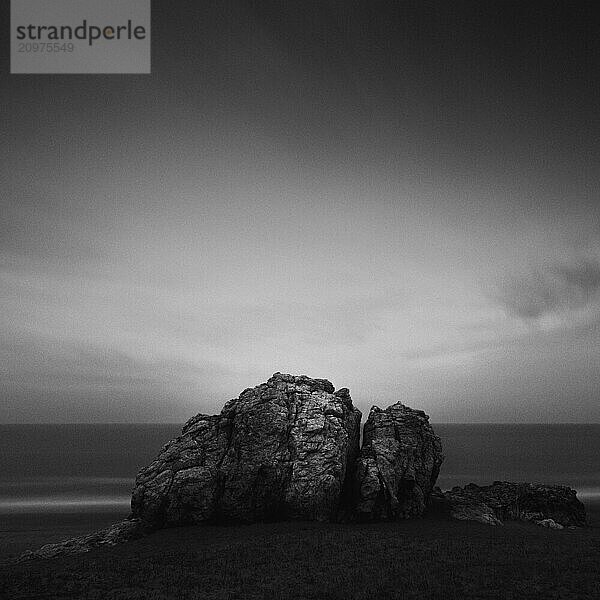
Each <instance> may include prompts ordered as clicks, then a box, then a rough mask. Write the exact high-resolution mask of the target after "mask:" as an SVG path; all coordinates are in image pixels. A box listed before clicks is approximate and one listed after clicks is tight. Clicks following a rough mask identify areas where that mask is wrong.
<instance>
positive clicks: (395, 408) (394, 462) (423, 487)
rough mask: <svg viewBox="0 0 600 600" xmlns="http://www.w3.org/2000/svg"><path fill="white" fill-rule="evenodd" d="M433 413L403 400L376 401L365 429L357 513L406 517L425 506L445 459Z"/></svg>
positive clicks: (382, 517)
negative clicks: (380, 404) (380, 403)
mask: <svg viewBox="0 0 600 600" xmlns="http://www.w3.org/2000/svg"><path fill="white" fill-rule="evenodd" d="M443 458H444V457H443V455H442V446H441V442H440V438H438V437H437V436H436V435H435V434H434V432H433V429H432V428H431V425H430V424H429V417H428V416H427V415H426V414H425V413H424V412H423V411H420V410H413V409H412V408H409V407H408V406H404V404H402V403H400V402H397V403H396V404H393V405H392V406H390V407H388V408H386V409H385V410H381V409H380V408H378V407H376V406H374V407H373V408H372V409H371V412H370V413H369V418H368V419H367V422H366V423H365V426H364V430H363V446H362V449H361V452H360V456H359V458H358V460H357V465H356V474H355V477H356V480H355V494H356V508H355V509H356V516H357V518H358V519H361V520H386V519H406V518H410V517H418V516H421V515H422V514H423V512H424V511H425V508H426V505H427V502H428V498H429V495H430V493H431V491H432V489H433V486H434V485H435V481H436V479H437V476H438V473H439V470H440V466H441V464H442V461H443Z"/></svg>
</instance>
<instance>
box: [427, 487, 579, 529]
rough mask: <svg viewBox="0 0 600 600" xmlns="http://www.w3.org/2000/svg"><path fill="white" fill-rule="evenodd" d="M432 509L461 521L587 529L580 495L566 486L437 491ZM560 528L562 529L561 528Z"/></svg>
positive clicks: (471, 488)
mask: <svg viewBox="0 0 600 600" xmlns="http://www.w3.org/2000/svg"><path fill="white" fill-rule="evenodd" d="M430 504H431V506H432V507H433V508H434V509H436V510H438V511H439V510H441V511H443V512H446V513H447V514H449V515H450V516H451V517H452V518H454V519H459V520H461V521H479V522H480V523H485V524H486V525H502V524H503V522H504V521H507V520H509V521H531V522H533V523H537V524H538V525H542V526H544V527H551V528H552V529H562V528H563V527H568V526H576V527H580V526H583V525H585V522H586V517H585V507H584V506H583V504H582V503H581V502H580V501H579V500H578V499H577V492H576V491H575V490H573V489H571V488H570V487H567V486H564V485H542V484H536V483H511V482H508V481H494V483H493V484H492V485H488V486H479V485H476V484H474V483H470V484H468V485H466V486H465V487H462V488H461V487H458V486H457V487H454V488H452V489H451V490H449V491H447V492H442V491H441V490H440V489H439V488H436V489H435V491H434V493H433V494H432V496H431V501H430ZM557 525H558V527H557Z"/></svg>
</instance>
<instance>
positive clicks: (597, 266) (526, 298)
mask: <svg viewBox="0 0 600 600" xmlns="http://www.w3.org/2000/svg"><path fill="white" fill-rule="evenodd" d="M599 291H600V261H598V260H595V259H587V258H586V259H581V260H578V261H575V262H570V263H558V264H550V265H544V266H542V267H536V268H532V269H531V270H530V271H529V272H528V273H527V274H525V275H523V276H519V277H511V278H509V279H508V280H506V281H505V282H504V283H503V284H502V285H501V289H500V292H499V293H498V295H497V299H498V300H499V301H500V303H501V304H502V305H503V306H504V307H505V308H506V310H507V311H508V312H509V313H510V314H512V315H514V316H516V317H519V318H522V319H537V318H539V317H542V316H544V315H547V314H551V313H554V312H558V311H569V310H577V309H580V308H582V307H585V306H586V305H588V304H590V303H595V302H597V301H598V293H599Z"/></svg>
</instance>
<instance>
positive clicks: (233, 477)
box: [131, 373, 361, 527]
mask: <svg viewBox="0 0 600 600" xmlns="http://www.w3.org/2000/svg"><path fill="white" fill-rule="evenodd" d="M360 419H361V413H360V411H359V410H358V409H356V408H355V407H354V406H353V405H352V400H351V398H350V394H349V392H348V390H347V389H345V388H344V389H340V390H338V391H337V392H334V387H333V385H332V384H331V383H330V382H329V381H327V380H325V379H311V378H309V377H306V376H293V375H282V374H281V373H275V374H274V375H273V377H271V378H270V379H269V380H268V381H267V382H266V383H263V384H261V385H259V386H257V387H255V388H248V389H246V390H244V391H243V392H242V393H241V394H240V396H239V398H237V399H234V400H230V401H229V402H228V403H227V404H226V405H225V406H224V407H223V410H222V411H221V413H220V414H219V415H215V416H207V415H202V414H200V415H197V416H195V417H193V418H192V419H190V420H189V421H188V422H187V423H186V425H185V426H184V428H183V431H182V434H181V436H179V437H178V438H176V439H174V440H172V441H170V442H169V443H168V444H166V445H165V446H164V447H163V448H162V451H161V452H160V454H159V456H158V457H157V458H156V460H154V462H152V463H151V464H150V465H149V466H147V467H146V468H144V469H142V470H141V471H140V472H139V474H138V476H137V478H136V482H135V489H134V491H133V495H132V501H131V506H132V516H133V517H135V518H139V519H140V520H142V521H143V522H144V523H146V524H148V525H150V526H152V527H164V526H172V525H180V524H187V523H201V522H207V521H210V522H228V521H248V522H250V521H266V520H278V519H317V520H326V519H332V518H335V517H336V514H337V513H338V511H339V510H340V508H341V507H342V506H343V505H344V504H346V503H347V502H348V500H349V497H350V491H351V481H350V476H351V471H352V469H349V466H352V465H353V464H354V461H355V458H356V456H357V454H358V450H359V437H360Z"/></svg>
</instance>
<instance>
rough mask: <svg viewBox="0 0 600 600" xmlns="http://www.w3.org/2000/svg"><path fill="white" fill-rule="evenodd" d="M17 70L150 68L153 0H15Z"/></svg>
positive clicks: (13, 40) (146, 70)
mask: <svg viewBox="0 0 600 600" xmlns="http://www.w3.org/2000/svg"><path fill="white" fill-rule="evenodd" d="M10 20H11V32H10V36H11V54H10V72H11V73H150V33H151V31H150V30H151V21H150V0H101V1H99V0H11V15H10Z"/></svg>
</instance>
